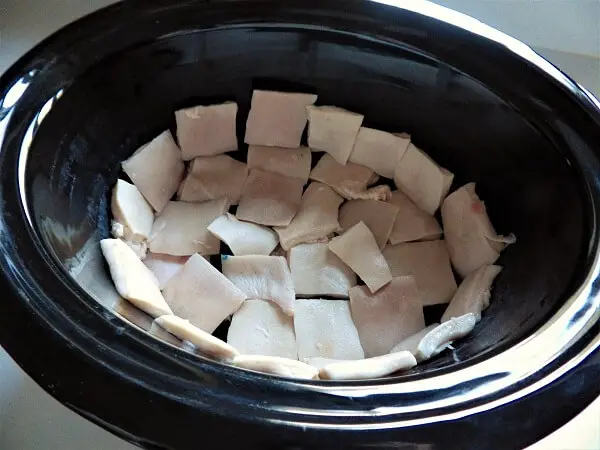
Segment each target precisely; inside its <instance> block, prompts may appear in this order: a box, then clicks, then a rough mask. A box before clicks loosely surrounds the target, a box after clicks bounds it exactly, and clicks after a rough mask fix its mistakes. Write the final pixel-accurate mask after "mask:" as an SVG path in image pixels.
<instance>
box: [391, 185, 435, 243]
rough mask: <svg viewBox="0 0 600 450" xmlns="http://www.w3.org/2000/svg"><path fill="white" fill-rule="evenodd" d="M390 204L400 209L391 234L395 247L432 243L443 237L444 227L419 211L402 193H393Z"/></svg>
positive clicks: (433, 218)
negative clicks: (407, 243)
mask: <svg viewBox="0 0 600 450" xmlns="http://www.w3.org/2000/svg"><path fill="white" fill-rule="evenodd" d="M390 203H393V204H394V205H397V206H398V208H399V210H398V215H397V216H396V221H395V222H394V226H393V227H392V232H391V234H390V243H392V244H393V245H396V244H402V243H404V242H411V241H431V240H435V239H439V238H440V237H441V236H442V227H440V224H439V223H438V221H437V220H436V219H435V217H433V216H431V215H429V214H427V213H426V212H425V211H422V210H421V209H419V207H418V206H417V205H415V204H414V203H413V202H412V200H411V199H409V198H408V197H407V196H406V195H404V194H403V193H402V192H401V191H394V192H392V199H391V200H390Z"/></svg>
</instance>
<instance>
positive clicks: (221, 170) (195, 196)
mask: <svg viewBox="0 0 600 450" xmlns="http://www.w3.org/2000/svg"><path fill="white" fill-rule="evenodd" d="M246 178H248V166H247V165H246V164H245V163H243V162H240V161H236V160H235V159H233V158H232V157H231V156H229V155H216V156H200V157H198V158H194V159H193V160H192V162H191V163H190V169H189V171H188V174H187V176H186V177H185V179H184V180H183V181H182V182H181V185H180V186H179V191H178V195H179V197H178V198H179V200H181V201H184V202H205V201H208V200H215V199H218V198H221V197H227V198H228V199H229V201H230V202H231V204H232V205H237V204H238V202H239V200H240V196H241V195H242V190H243V189H244V184H245V183H246Z"/></svg>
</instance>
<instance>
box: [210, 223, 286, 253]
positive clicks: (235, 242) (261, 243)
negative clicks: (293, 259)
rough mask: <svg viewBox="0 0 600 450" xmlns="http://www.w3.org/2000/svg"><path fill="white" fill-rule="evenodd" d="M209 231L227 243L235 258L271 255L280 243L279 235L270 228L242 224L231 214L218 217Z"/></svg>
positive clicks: (253, 224)
mask: <svg viewBox="0 0 600 450" xmlns="http://www.w3.org/2000/svg"><path fill="white" fill-rule="evenodd" d="M208 231H209V232H211V233H212V234H213V235H215V236H216V237H218V238H219V239H220V240H221V241H223V242H225V243H226V244H227V245H228V246H229V248H230V249H231V252H232V253H233V254H234V255H235V256H244V255H270V254H271V252H272V251H273V250H275V247H277V244H278V243H279V238H278V237H277V233H275V232H274V231H273V230H271V229H270V228H267V227H263V226H262V225H256V224H255V223H250V222H242V221H241V220H238V219H237V218H236V217H235V216H234V215H232V214H229V213H227V214H224V215H222V216H219V217H217V218H216V219H215V220H214V221H213V222H212V223H211V224H210V225H209V226H208Z"/></svg>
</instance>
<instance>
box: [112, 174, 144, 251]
mask: <svg viewBox="0 0 600 450" xmlns="http://www.w3.org/2000/svg"><path fill="white" fill-rule="evenodd" d="M110 206H111V212H112V215H113V219H114V220H115V221H116V222H118V223H120V224H121V225H123V238H124V239H126V240H128V241H131V242H144V241H146V240H147V239H148V237H149V236H150V231H151V230H152V223H153V222H154V211H153V210H152V207H151V206H150V204H149V203H148V202H147V201H146V199H145V198H144V196H143V195H142V194H141V193H140V191H139V190H138V188H136V187H135V186H134V185H133V184H130V183H128V182H126V181H123V180H117V184H116V185H115V187H114V188H113V193H112V198H111V205H110Z"/></svg>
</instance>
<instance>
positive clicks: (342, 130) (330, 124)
mask: <svg viewBox="0 0 600 450" xmlns="http://www.w3.org/2000/svg"><path fill="white" fill-rule="evenodd" d="M306 110H307V111H308V122H309V125H308V146H309V147H310V148H311V149H312V150H318V151H322V152H326V153H329V154H330V155H331V156H332V157H333V158H334V159H335V160H336V161H337V162H338V163H340V164H346V163H347V162H348V158H349V157H350V153H352V149H353V148H354V142H355V141H356V136H357V135H358V130H360V126H361V125H362V122H363V119H364V116H363V115H362V114H356V113H353V112H350V111H346V110H345V109H342V108H337V107H335V106H309V107H307V108H306Z"/></svg>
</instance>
